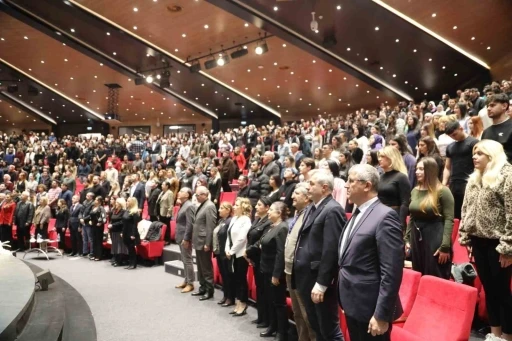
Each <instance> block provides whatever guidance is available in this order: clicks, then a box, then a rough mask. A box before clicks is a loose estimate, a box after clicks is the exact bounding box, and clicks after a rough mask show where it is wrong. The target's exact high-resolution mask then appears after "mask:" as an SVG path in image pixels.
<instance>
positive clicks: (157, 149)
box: [148, 142, 162, 154]
mask: <svg viewBox="0 0 512 341" xmlns="http://www.w3.org/2000/svg"><path fill="white" fill-rule="evenodd" d="M154 144H155V147H154V148H153V143H151V144H150V145H149V148H148V152H149V153H150V154H161V153H162V145H161V144H160V142H154Z"/></svg>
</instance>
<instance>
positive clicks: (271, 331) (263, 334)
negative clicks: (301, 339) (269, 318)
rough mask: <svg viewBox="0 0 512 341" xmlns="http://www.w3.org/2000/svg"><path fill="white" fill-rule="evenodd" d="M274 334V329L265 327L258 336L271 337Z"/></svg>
mask: <svg viewBox="0 0 512 341" xmlns="http://www.w3.org/2000/svg"><path fill="white" fill-rule="evenodd" d="M275 334H276V330H275V329H270V328H269V329H267V330H265V331H264V332H262V333H260V337H272V336H274V335H275Z"/></svg>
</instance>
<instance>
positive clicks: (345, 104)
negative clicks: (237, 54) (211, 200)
mask: <svg viewBox="0 0 512 341" xmlns="http://www.w3.org/2000/svg"><path fill="white" fill-rule="evenodd" d="M77 2H78V3H80V4H82V5H84V6H86V7H87V8H88V9H90V10H92V11H93V12H95V13H98V14H99V15H101V16H103V17H105V18H107V20H110V21H112V22H115V23H116V24H118V25H120V26H122V27H124V28H125V29H127V30H129V31H131V32H133V33H135V34H137V35H139V36H141V37H142V38H144V39H147V40H148V41H150V42H151V43H153V44H155V45H156V46H159V47H160V48H162V49H163V50H166V51H168V52H169V53H171V54H174V55H176V56H177V57H179V58H181V59H184V60H185V59H187V57H192V58H194V57H197V56H199V55H204V54H207V53H208V52H209V51H210V49H212V50H213V51H215V50H220V49H221V45H222V46H223V47H224V48H226V47H228V46H233V45H235V44H240V43H243V42H245V41H249V40H253V39H255V38H258V33H261V34H263V33H264V32H262V31H261V30H259V29H258V28H256V27H255V26H253V25H252V24H251V25H249V24H247V23H246V22H245V21H243V20H241V19H239V18H237V17H235V16H233V15H231V14H228V13H227V12H225V11H223V10H221V9H219V8H217V7H216V6H213V5H211V4H209V3H207V2H205V1H191V0H187V1H184V0H176V1H173V3H172V4H169V3H168V2H161V1H157V2H152V1H147V2H143V3H141V2H140V1H135V0H113V1H110V2H108V3H107V2H105V1H100V0H77ZM116 4H117V5H119V6H116ZM121 4H122V6H121ZM168 6H180V7H181V11H179V12H177V13H171V12H170V11H169V10H168ZM134 8H137V11H134ZM205 25H208V28H207V29H206V28H205ZM134 26H136V27H137V29H135V28H134ZM183 34H185V37H183V36H182V35H183ZM266 42H267V44H268V47H269V51H268V52H267V53H265V54H263V55H256V54H255V53H254V48H255V47H256V44H255V43H253V44H250V45H248V46H247V48H248V49H249V54H248V55H247V56H244V57H242V58H239V59H235V60H231V61H230V63H229V64H227V65H225V66H223V67H217V68H214V69H210V70H204V66H203V70H204V71H205V72H206V73H208V74H209V75H211V76H213V77H215V78H216V79H219V80H220V81H222V82H223V83H225V84H227V85H228V86H230V87H233V88H235V89H236V90H237V91H239V92H242V93H244V94H246V95H248V96H249V97H251V98H253V99H256V100H258V101H260V102H262V103H263V104H265V105H268V106H270V107H272V108H273V109H275V110H277V111H279V112H280V113H281V115H283V117H285V118H287V117H290V116H291V115H297V114H298V115H300V116H313V115H316V114H318V113H319V112H320V113H324V112H325V113H331V114H336V113H343V112H349V111H351V110H352V109H351V108H354V107H362V106H364V107H367V108H368V107H371V108H373V107H378V106H379V104H380V103H384V102H386V101H387V102H389V103H396V101H397V100H396V98H394V97H390V96H389V95H386V94H384V93H383V92H381V91H379V90H377V89H375V88H373V87H371V86H369V85H368V84H365V83H363V82H361V81H359V80H358V79H357V78H355V77H353V76H351V75H349V74H347V73H345V72H343V71H341V70H339V69H337V68H335V67H333V66H332V65H330V64H328V63H326V62H324V61H322V60H319V59H318V58H314V57H313V56H312V55H311V54H309V53H307V52H305V51H303V50H301V49H299V48H297V47H294V46H292V45H290V44H288V43H286V42H285V41H283V40H282V39H279V38H277V37H271V38H268V39H266ZM284 46H286V47H284ZM230 52H232V51H230ZM206 60H207V58H205V59H204V60H202V61H201V62H202V63H203V62H204V61H206ZM283 67H284V68H285V69H284V70H283V69H282V68H283ZM248 70H250V72H249V71H248ZM329 70H330V71H329ZM264 79H266V80H264ZM290 93H291V95H290ZM329 94H330V95H329ZM301 98H302V100H301ZM340 99H341V101H340ZM226 100H227V98H226ZM349 104H350V105H349ZM248 115H250V114H248ZM219 117H220V118H222V114H221V113H219Z"/></svg>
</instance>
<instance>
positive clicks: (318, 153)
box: [313, 148, 323, 168]
mask: <svg viewBox="0 0 512 341" xmlns="http://www.w3.org/2000/svg"><path fill="white" fill-rule="evenodd" d="M322 157H323V155H322V148H314V149H313V160H315V168H318V164H319V163H320V161H321V160H322Z"/></svg>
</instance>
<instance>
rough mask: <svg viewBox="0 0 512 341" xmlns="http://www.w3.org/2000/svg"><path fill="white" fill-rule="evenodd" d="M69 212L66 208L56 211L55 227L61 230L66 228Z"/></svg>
mask: <svg viewBox="0 0 512 341" xmlns="http://www.w3.org/2000/svg"><path fill="white" fill-rule="evenodd" d="M68 222H69V210H68V209H67V208H64V209H60V210H57V212H56V213H55V227H56V228H63V227H68Z"/></svg>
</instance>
